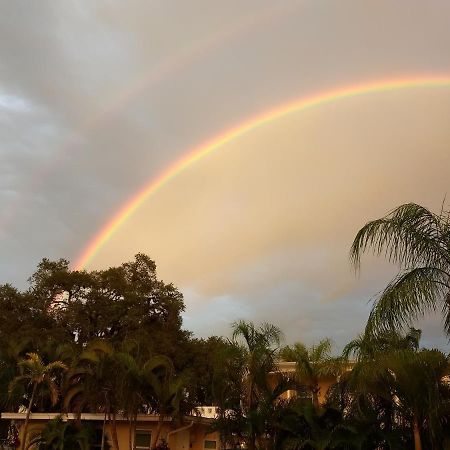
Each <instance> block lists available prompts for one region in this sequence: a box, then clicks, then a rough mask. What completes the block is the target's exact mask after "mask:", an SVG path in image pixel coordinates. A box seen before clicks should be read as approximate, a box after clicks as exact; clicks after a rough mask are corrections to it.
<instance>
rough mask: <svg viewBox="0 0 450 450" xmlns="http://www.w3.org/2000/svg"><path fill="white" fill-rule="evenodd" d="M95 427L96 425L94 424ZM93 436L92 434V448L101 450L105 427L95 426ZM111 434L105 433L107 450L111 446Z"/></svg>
mask: <svg viewBox="0 0 450 450" xmlns="http://www.w3.org/2000/svg"><path fill="white" fill-rule="evenodd" d="M90 424H92V422H90ZM92 426H93V427H95V425H92ZM92 434H93V436H92V442H91V447H90V448H91V450H101V448H102V436H103V427H102V428H97V427H95V428H94V431H93V433H92ZM108 441H109V436H108V434H107V433H105V444H104V449H105V450H109V448H110V446H109V442H108Z"/></svg>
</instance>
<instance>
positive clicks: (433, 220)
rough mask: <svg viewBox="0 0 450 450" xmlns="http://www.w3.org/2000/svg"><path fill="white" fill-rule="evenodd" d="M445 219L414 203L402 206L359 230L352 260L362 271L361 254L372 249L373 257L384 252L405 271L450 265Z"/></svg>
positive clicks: (352, 248)
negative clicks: (444, 228) (444, 227)
mask: <svg viewBox="0 0 450 450" xmlns="http://www.w3.org/2000/svg"><path fill="white" fill-rule="evenodd" d="M443 219H445V218H444V217H441V216H437V215H436V214H434V213H432V212H431V211H429V210H428V209H426V208H424V207H423V206H420V205H417V204H415V203H407V204H404V205H402V206H399V207H398V208H396V209H394V210H393V211H392V212H391V213H389V214H388V215H387V216H385V217H383V218H381V219H378V220H374V221H371V222H369V223H367V224H366V225H365V226H364V227H363V228H361V230H359V232H358V233H357V235H356V237H355V240H354V241H353V244H352V247H351V250H350V259H351V261H352V263H353V265H354V266H355V267H356V268H359V266H360V261H361V256H362V254H363V253H365V252H366V250H368V249H369V248H371V249H372V251H373V253H374V254H376V255H381V254H382V253H385V255H386V257H387V258H388V260H389V261H391V262H394V263H398V264H399V265H400V266H401V267H402V268H407V267H414V266H416V265H424V266H434V267H445V266H448V265H449V264H450V253H449V250H450V249H449V242H448V236H446V233H443V231H444V230H443V228H442V223H443ZM445 232H447V230H445Z"/></svg>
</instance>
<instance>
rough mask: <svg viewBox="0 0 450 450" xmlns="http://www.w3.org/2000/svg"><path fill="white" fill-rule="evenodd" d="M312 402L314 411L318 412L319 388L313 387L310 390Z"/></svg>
mask: <svg viewBox="0 0 450 450" xmlns="http://www.w3.org/2000/svg"><path fill="white" fill-rule="evenodd" d="M311 391H312V400H313V406H314V409H315V410H316V411H318V410H319V408H320V403H319V392H320V388H319V386H317V385H316V386H314V387H313V388H312V390H311Z"/></svg>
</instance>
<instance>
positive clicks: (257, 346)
mask: <svg viewBox="0 0 450 450" xmlns="http://www.w3.org/2000/svg"><path fill="white" fill-rule="evenodd" d="M232 328H233V335H232V336H233V341H234V343H235V344H236V345H237V346H239V347H240V348H241V353H242V355H243V367H242V376H243V380H242V387H243V389H242V399H241V401H242V407H243V410H244V411H243V412H244V417H241V418H240V420H244V422H245V424H246V427H247V433H246V440H247V445H248V448H249V450H254V449H255V448H256V446H257V442H258V446H259V447H260V448H261V447H263V446H264V442H263V441H264V439H263V437H264V436H265V435H266V429H267V427H268V419H269V416H270V415H271V414H266V413H267V412H270V409H271V408H270V407H269V405H270V406H271V405H273V402H274V399H271V400H270V401H267V399H268V398H270V396H271V393H272V392H273V391H275V390H274V389H273V388H272V389H271V388H270V386H269V384H268V380H269V374H270V373H271V372H275V371H276V360H275V356H276V352H277V350H278V347H279V345H280V342H281V339H282V333H281V330H280V329H279V328H278V327H276V326H274V325H271V324H268V323H264V324H262V325H261V326H260V327H256V326H255V325H254V324H253V323H251V322H245V321H243V320H240V321H238V322H235V323H233V325H232ZM287 389H289V387H288V386H286V388H285V390H287ZM280 395H281V390H280V392H279V393H278V394H277V397H279V396H280Z"/></svg>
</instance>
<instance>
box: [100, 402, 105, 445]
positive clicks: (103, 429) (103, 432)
mask: <svg viewBox="0 0 450 450" xmlns="http://www.w3.org/2000/svg"><path fill="white" fill-rule="evenodd" d="M105 431H106V408H105V415H104V416H103V427H102V445H101V450H104V448H105Z"/></svg>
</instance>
